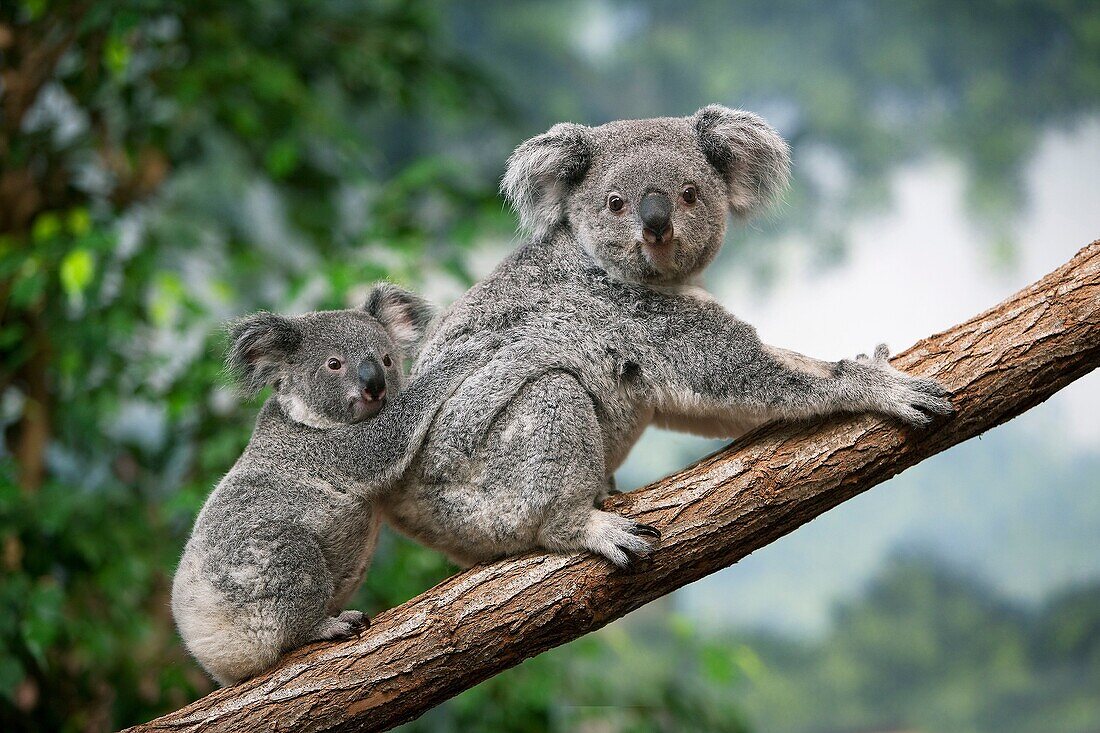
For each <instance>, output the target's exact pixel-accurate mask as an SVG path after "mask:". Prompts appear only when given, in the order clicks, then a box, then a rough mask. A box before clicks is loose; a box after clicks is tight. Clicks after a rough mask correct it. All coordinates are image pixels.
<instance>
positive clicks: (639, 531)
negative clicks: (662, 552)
mask: <svg viewBox="0 0 1100 733" xmlns="http://www.w3.org/2000/svg"><path fill="white" fill-rule="evenodd" d="M630 533H631V534H634V535H638V536H639V537H652V538H653V539H655V540H660V539H661V530H659V529H657V528H656V527H654V526H653V525H651V524H641V523H637V524H635V525H634V526H633V527H631V529H630Z"/></svg>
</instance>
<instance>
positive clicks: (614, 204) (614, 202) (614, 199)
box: [607, 193, 626, 214]
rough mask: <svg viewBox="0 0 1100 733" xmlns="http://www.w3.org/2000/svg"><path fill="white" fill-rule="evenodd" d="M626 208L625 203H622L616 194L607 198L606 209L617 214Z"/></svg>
mask: <svg viewBox="0 0 1100 733" xmlns="http://www.w3.org/2000/svg"><path fill="white" fill-rule="evenodd" d="M624 206H626V202H625V201H623V197H622V196H620V195H619V194H617V193H613V194H611V195H610V196H608V197H607V208H609V209H611V210H612V211H614V212H615V213H616V214H618V213H619V212H620V211H622V210H623V207H624Z"/></svg>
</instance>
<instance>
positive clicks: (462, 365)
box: [326, 345, 492, 492]
mask: <svg viewBox="0 0 1100 733" xmlns="http://www.w3.org/2000/svg"><path fill="white" fill-rule="evenodd" d="M491 354H492V350H491V348H489V347H487V346H485V345H479V346H476V347H475V346H468V347H465V348H463V349H461V350H460V351H459V352H458V353H456V355H455V357H456V358H454V359H451V360H449V361H447V362H445V363H441V364H439V365H437V366H434V367H432V368H431V369H429V370H427V371H425V372H424V373H422V374H420V375H419V376H417V377H415V378H414V379H413V380H412V381H411V382H409V384H408V385H407V386H406V387H405V388H404V389H403V390H401V391H400V392H399V393H398V394H397V396H396V397H394V398H393V399H392V400H391V401H390V403H389V404H388V405H386V406H385V407H384V408H383V409H382V411H381V412H380V413H378V416H377V417H375V418H374V419H371V420H367V421H365V422H362V423H358V424H356V425H348V426H346V427H339V428H334V429H333V431H329V432H328V435H329V438H328V439H327V440H326V447H328V446H332V447H331V448H329V449H328V450H326V453H329V455H328V456H326V458H327V459H328V460H330V461H332V464H330V465H335V466H336V467H337V468H338V470H339V471H340V472H341V473H343V474H344V475H346V476H349V477H351V478H353V479H355V480H356V481H359V482H363V483H366V484H367V485H368V487H369V490H370V491H372V492H373V491H379V490H382V489H385V488H387V487H388V486H389V485H390V484H392V483H393V482H394V481H396V480H397V479H399V478H400V477H401V475H402V474H403V473H404V472H405V470H406V469H407V468H408V467H409V464H410V463H411V461H412V458H413V456H414V455H415V454H416V451H417V450H419V448H420V445H421V443H423V441H424V436H425V435H426V434H427V432H428V429H429V428H430V427H431V423H432V420H433V419H434V418H435V414H436V412H437V411H438V410H439V407H440V406H441V405H442V404H443V403H444V402H446V400H447V399H448V398H449V397H450V396H451V395H452V394H454V392H455V390H457V389H458V387H459V386H460V385H461V384H462V382H463V380H464V379H466V377H467V376H469V375H470V373H471V372H473V371H476V370H477V369H478V368H479V367H481V366H482V365H484V364H485V363H486V362H487V361H488V360H489V358H490V356H491ZM334 431H335V432H334ZM337 436H338V437H337ZM333 453H335V455H332V454H333Z"/></svg>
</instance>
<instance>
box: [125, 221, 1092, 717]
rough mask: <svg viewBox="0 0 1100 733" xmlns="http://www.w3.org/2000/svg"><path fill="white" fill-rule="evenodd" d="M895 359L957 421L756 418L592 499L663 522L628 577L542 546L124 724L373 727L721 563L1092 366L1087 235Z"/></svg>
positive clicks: (600, 563) (426, 705)
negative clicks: (941, 392) (677, 468)
mask: <svg viewBox="0 0 1100 733" xmlns="http://www.w3.org/2000/svg"><path fill="white" fill-rule="evenodd" d="M893 361H894V364H895V365H896V366H898V367H900V368H901V369H903V370H905V371H907V372H911V373H914V374H923V375H927V376H935V377H936V378H938V379H940V380H941V381H942V382H943V383H944V384H945V385H946V386H948V388H949V389H951V391H952V393H953V401H954V404H955V407H956V409H957V413H956V414H955V415H954V416H953V417H951V418H948V419H946V420H943V421H941V422H939V423H937V424H936V425H934V426H932V427H931V428H930V429H928V430H925V431H913V430H908V429H905V428H902V427H899V426H898V425H896V424H893V423H890V422H886V421H884V420H881V419H879V418H876V417H870V416H852V417H840V418H836V419H832V420H829V421H827V422H824V423H820V422H819V423H815V424H801V425H792V424H786V425H782V424H773V425H768V426H764V427H763V428H761V429H759V430H756V431H754V432H753V433H751V434H750V435H747V436H745V437H744V438H742V439H741V440H739V441H738V442H736V443H735V444H733V445H732V446H730V447H728V448H726V449H725V450H723V451H720V452H719V453H717V454H715V455H712V456H710V457H708V458H705V459H703V460H702V461H700V462H699V463H697V464H695V465H694V466H691V467H689V468H687V469H686V470H684V471H682V472H681V473H678V474H676V475H674V476H670V477H669V478H666V479H663V480H661V481H658V482H657V483H655V484H653V485H651V486H649V487H647V488H645V489H640V490H638V491H635V492H631V493H630V494H626V495H622V496H618V497H614V498H613V499H611V500H609V501H608V505H609V506H610V507H611V508H613V509H614V510H616V511H620V512H623V513H624V514H627V515H629V516H632V517H636V518H638V519H639V520H641V521H644V522H648V523H650V524H653V525H656V526H657V527H659V528H660V529H661V532H662V534H663V541H662V546H661V549H660V550H659V551H658V552H657V553H656V554H655V555H654V557H653V558H652V561H651V562H650V563H649V564H648V565H647V566H646V567H644V568H641V569H638V570H636V571H634V572H618V571H615V570H613V569H612V568H611V567H610V566H609V565H608V564H607V563H605V562H603V561H601V560H598V559H596V558H594V557H591V556H588V555H546V554H539V555H530V556H526V557H521V558H516V559H510V560H505V561H502V562H497V563H494V564H492V565H483V566H477V567H474V568H472V569H470V570H467V571H466V572H463V573H459V574H458V575H456V576H454V577H452V578H450V579H448V580H446V581H444V582H443V583H441V584H440V585H438V586H436V587H435V588H433V589H431V590H429V591H428V592H426V593H423V594H422V595H420V596H417V597H416V598H413V599H412V600H410V601H408V602H407V603H405V604H403V605H401V606H398V607H397V608H394V609H391V610H389V611H386V612H385V613H383V614H381V615H379V616H378V617H377V618H375V619H374V623H373V626H372V627H371V628H370V629H369V630H367V631H366V632H365V633H364V634H363V635H362V636H361V637H360V638H359V639H358V640H355V641H349V642H344V643H337V644H326V645H313V646H312V647H310V648H307V649H303V650H300V651H298V652H295V653H292V654H290V655H288V657H287V658H286V659H284V660H283V661H282V662H281V663H280V664H279V666H278V667H276V668H275V669H274V670H273V671H271V672H269V673H268V674H265V675H263V676H261V677H258V678H256V679H253V680H249V681H246V682H244V683H241V684H239V685H237V686H235V687H232V688H228V689H223V690H219V691H216V692H214V693H212V694H210V695H208V696H206V697H204V698H203V699H201V700H198V701H196V702H194V703H192V704H191V705H189V706H187V707H185V708H183V709H181V710H179V711H176V712H174V713H171V714H169V715H166V716H164V717H162V718H159V719H157V720H154V721H152V722H151V723H148V724H146V725H141V726H137V727H135V728H132V729H131V730H132V731H169V730H172V731H179V730H195V731H198V730H202V731H244V730H257V729H260V730H275V729H278V730H280V731H318V730H361V731H381V730H386V729H388V728H391V727H393V726H394V725H397V724H398V723H401V722H404V721H407V720H410V719H412V718H415V717H417V716H419V715H420V714H422V713H423V712H424V711H426V710H428V709H430V708H431V707H433V706H435V705H438V704H439V703H440V702H442V701H444V700H446V699H447V698H450V697H452V696H454V695H456V694H458V693H459V692H461V691H462V690H465V689H467V688H469V687H472V686H473V685H475V684H477V683H478V682H480V681H482V680H484V679H486V678H487V677H490V676H492V675H494V674H497V673H499V672H501V671H502V670H505V669H508V668H509V667H512V666H514V665H516V664H518V663H519V662H521V661H523V660H524V659H526V658H528V657H531V656H533V655H535V654H538V653H540V652H543V651H545V650H547V649H550V648H552V647H555V646H558V645H560V644H563V643H565V642H567V641H570V640H572V639H575V638H577V637H579V636H581V635H583V634H586V633H588V632H590V631H593V630H595V629H598V628H600V627H602V626H604V625H605V624H607V623H608V622H610V621H613V620H615V619H617V618H619V617H621V616H623V615H624V614H626V613H628V612H630V611H632V610H634V609H636V608H638V607H639V606H641V605H643V604H644V603H646V602H648V601H651V600H653V599H654V598H657V597H659V596H662V595H664V594H666V593H669V592H671V591H673V590H675V589H676V588H679V587H681V586H683V585H686V584H687V583H690V582H692V581H694V580H697V579H699V578H701V577H703V576H704V575H708V574H709V573H713V572H715V571H716V570H720V569H721V568H724V567H726V566H728V565H730V564H731V563H734V562H736V561H737V560H739V559H740V558H742V557H744V556H745V555H747V554H749V553H750V552H752V551H754V550H756V549H758V548H760V547H763V546H764V545H766V544H768V543H770V542H772V541H773V540H775V539H777V538H778V537H781V536H783V535H785V534H787V533H788V532H790V531H792V530H793V529H795V528H796V527H798V526H799V525H801V524H803V523H804V522H807V521H809V520H810V519H813V518H814V517H816V516H817V515H819V514H821V513H822V512H825V511H827V510H829V509H830V508H832V507H834V506H836V505H837V504H840V503H841V502H843V501H845V500H847V499H850V498H852V497H853V496H855V495H857V494H859V493H861V492H863V491H866V490H867V489H869V488H871V487H872V486H874V485H875V484H878V483H880V482H882V481H885V480H886V479H888V478H890V477H891V476H893V475H895V474H896V473H898V472H899V471H902V470H904V469H906V468H908V467H909V466H912V465H913V464H915V463H918V462H919V461H921V460H924V459H925V458H928V457H929V456H931V455H934V454H936V453H939V452H940V451H942V450H944V449H946V448H949V447H950V446H952V445H955V444H956V443H959V442H962V441H964V440H967V439H968V438H972V437H974V436H975V435H980V434H981V433H983V432H984V431H986V430H989V429H990V428H992V427H994V426H996V425H999V424H1001V423H1003V422H1005V421H1006V420H1009V419H1011V418H1013V417H1015V416H1016V415H1019V414H1020V413H1021V412H1023V411H1025V410H1027V409H1029V408H1031V407H1033V406H1035V405H1037V404H1039V403H1040V402H1042V401H1043V400H1045V399H1046V398H1048V397H1049V396H1050V395H1052V394H1053V393H1054V392H1056V391H1057V390H1059V389H1061V388H1062V387H1064V386H1065V385H1067V384H1069V383H1070V382H1072V381H1073V380H1075V379H1077V378H1078V377H1081V376H1082V375H1084V374H1086V373H1088V372H1089V371H1091V370H1092V369H1093V368H1095V367H1096V366H1097V365H1098V364H1100V241H1097V242H1093V243H1092V244H1091V245H1089V246H1087V247H1085V248H1084V249H1083V250H1081V251H1080V252H1079V253H1078V254H1077V256H1075V257H1074V258H1073V259H1072V260H1071V261H1070V262H1068V263H1067V264H1065V265H1063V266H1062V267H1060V268H1059V269H1058V270H1056V271H1055V272H1053V273H1051V274H1049V275H1047V276H1046V277H1044V278H1043V279H1042V280H1040V281H1039V282H1037V283H1035V284H1033V285H1031V286H1029V287H1027V288H1025V289H1024V290H1022V291H1020V292H1019V293H1017V294H1016V295H1014V296H1013V297H1011V298H1009V299H1008V300H1006V301H1005V302H1003V303H1001V304H1000V305H998V306H996V307H994V308H992V309H990V310H988V311H986V312H985V313H982V314H981V315H978V316H976V317H974V318H972V319H970V320H969V321H967V322H966V323H963V324H961V325H959V326H955V327H954V328H952V329H950V330H948V331H945V332H943V333H940V334H936V335H935V336H931V337H929V338H927V339H925V340H923V341H921V342H920V343H918V344H916V345H915V346H914V347H912V348H911V349H909V350H908V351H906V352H905V353H903V354H901V355H899V356H897V357H896V358H895V359H894V360H893ZM991 490H993V487H991Z"/></svg>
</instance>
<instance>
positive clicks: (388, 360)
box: [382, 354, 393, 367]
mask: <svg viewBox="0 0 1100 733" xmlns="http://www.w3.org/2000/svg"><path fill="white" fill-rule="evenodd" d="M382 364H383V365H384V366H388V367H391V366H393V359H391V358H390V355H389V354H386V355H385V356H383V357H382Z"/></svg>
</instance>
